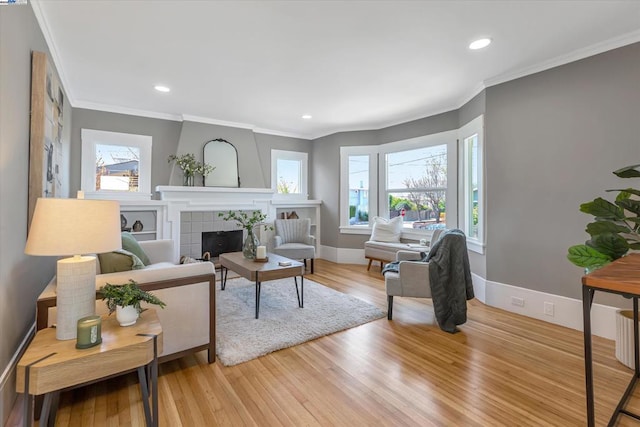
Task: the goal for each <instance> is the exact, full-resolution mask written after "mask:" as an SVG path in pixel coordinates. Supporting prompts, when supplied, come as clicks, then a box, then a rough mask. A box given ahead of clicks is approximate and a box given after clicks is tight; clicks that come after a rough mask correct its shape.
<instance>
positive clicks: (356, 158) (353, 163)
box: [340, 146, 378, 233]
mask: <svg viewBox="0 0 640 427" xmlns="http://www.w3.org/2000/svg"><path fill="white" fill-rule="evenodd" d="M376 150H377V147H370V146H365V147H341V148H340V158H341V167H340V169H341V181H342V182H343V183H346V186H345V185H342V186H341V187H342V188H341V190H340V206H341V213H340V223H341V225H343V226H346V227H351V228H352V230H357V229H364V230H365V231H364V232H365V233H369V232H370V231H371V230H370V229H369V218H373V217H374V216H376V215H377V212H378V209H377V204H376V200H377V194H376V191H377V178H376V176H377V162H378V156H377V154H376V152H377V151H376Z"/></svg>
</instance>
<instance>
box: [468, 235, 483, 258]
mask: <svg viewBox="0 0 640 427" xmlns="http://www.w3.org/2000/svg"><path fill="white" fill-rule="evenodd" d="M485 246H486V245H485V244H484V243H481V242H480V241H478V240H472V239H467V249H468V250H470V251H472V252H476V253H478V254H481V255H484V248H485Z"/></svg>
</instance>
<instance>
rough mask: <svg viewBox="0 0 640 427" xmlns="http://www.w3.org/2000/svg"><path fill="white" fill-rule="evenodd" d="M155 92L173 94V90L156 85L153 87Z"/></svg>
mask: <svg viewBox="0 0 640 427" xmlns="http://www.w3.org/2000/svg"><path fill="white" fill-rule="evenodd" d="M153 88H154V89H155V90H157V91H158V92H171V89H169V88H168V87H166V86H162V85H156V86H154V87H153Z"/></svg>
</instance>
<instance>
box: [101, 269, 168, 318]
mask: <svg viewBox="0 0 640 427" xmlns="http://www.w3.org/2000/svg"><path fill="white" fill-rule="evenodd" d="M98 294H99V295H100V296H101V297H102V300H103V301H104V300H106V303H107V308H108V309H109V314H111V313H113V312H114V311H115V312H116V318H117V319H118V322H119V323H120V326H131V325H133V324H135V323H136V321H137V320H138V315H139V314H140V313H141V312H142V307H140V302H146V303H148V304H155V305H158V306H160V308H165V307H166V304H165V303H164V302H162V301H161V300H160V299H159V298H158V297H156V296H155V295H153V294H152V293H149V292H147V291H143V290H142V289H140V287H139V286H138V283H137V282H135V281H134V280H129V282H127V283H125V284H124V285H112V284H110V283H107V284H106V285H104V286H103V287H101V288H100V290H99V291H98Z"/></svg>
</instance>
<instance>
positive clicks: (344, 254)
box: [318, 246, 368, 265]
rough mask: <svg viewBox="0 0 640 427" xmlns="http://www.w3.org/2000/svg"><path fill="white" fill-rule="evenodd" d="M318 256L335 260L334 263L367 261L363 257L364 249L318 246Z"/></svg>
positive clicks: (362, 262) (361, 262)
mask: <svg viewBox="0 0 640 427" xmlns="http://www.w3.org/2000/svg"><path fill="white" fill-rule="evenodd" d="M318 253H319V256H318V258H322V259H326V260H327V261H331V262H335V263H336V264H364V265H366V264H367V263H368V261H367V259H365V257H364V249H349V248H334V247H333V246H320V248H319V250H318Z"/></svg>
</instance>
